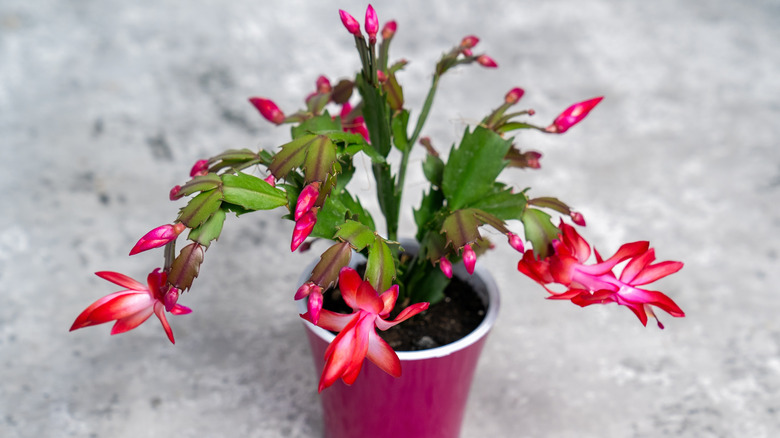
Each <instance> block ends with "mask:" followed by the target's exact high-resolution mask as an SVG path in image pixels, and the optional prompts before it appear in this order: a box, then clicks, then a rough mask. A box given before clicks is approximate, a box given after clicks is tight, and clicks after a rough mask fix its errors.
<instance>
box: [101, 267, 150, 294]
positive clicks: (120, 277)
mask: <svg viewBox="0 0 780 438" xmlns="http://www.w3.org/2000/svg"><path fill="white" fill-rule="evenodd" d="M95 275H97V276H98V277H100V278H102V279H103V280H108V281H110V282H111V283H114V284H116V285H119V286H122V287H124V288H127V289H130V290H146V286H144V285H143V284H141V283H139V282H137V281H135V280H133V279H132V278H130V277H128V276H127V275H124V274H120V273H119V272H111V271H100V272H95Z"/></svg>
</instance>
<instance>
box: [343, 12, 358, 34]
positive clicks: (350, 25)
mask: <svg viewBox="0 0 780 438" xmlns="http://www.w3.org/2000/svg"><path fill="white" fill-rule="evenodd" d="M339 16H340V17H341V23H342V24H343V25H344V27H345V28H347V32H349V33H351V34H352V35H355V36H361V35H362V34H361V33H360V23H358V21H357V20H355V17H353V16H352V15H349V13H348V12H346V11H342V10H341V9H339Z"/></svg>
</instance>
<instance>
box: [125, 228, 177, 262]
mask: <svg viewBox="0 0 780 438" xmlns="http://www.w3.org/2000/svg"><path fill="white" fill-rule="evenodd" d="M185 229H187V226H186V225H184V224H183V223H181V222H177V223H175V224H166V225H161V226H159V227H157V228H155V229H153V230H152V231H149V232H148V233H146V234H144V236H143V237H141V239H140V240H139V241H138V243H136V244H135V246H134V247H133V249H131V250H130V255H135V254H138V253H139V252H143V251H146V250H150V249H152V248H159V247H161V246H163V245H165V244H167V243H168V242H170V241H172V240H175V239H176V238H177V237H179V234H181V233H182V231H184V230H185Z"/></svg>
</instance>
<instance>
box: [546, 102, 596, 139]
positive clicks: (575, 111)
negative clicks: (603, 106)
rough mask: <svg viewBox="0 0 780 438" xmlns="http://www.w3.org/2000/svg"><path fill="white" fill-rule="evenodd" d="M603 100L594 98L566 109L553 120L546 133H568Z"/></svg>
mask: <svg viewBox="0 0 780 438" xmlns="http://www.w3.org/2000/svg"><path fill="white" fill-rule="evenodd" d="M602 99H604V97H594V98H593V99H589V100H586V101H584V102H579V103H575V104H574V105H572V106H570V107H568V108H566V110H564V111H563V112H562V113H561V114H560V115H559V116H558V117H556V118H555V120H553V122H552V125H550V126H548V127H547V128H546V129H545V131H547V132H550V133H553V134H563V133H564V132H566V131H568V130H569V128H571V127H572V126H574V125H576V124H577V123H579V122H580V121H581V120H582V119H584V118H585V116H587V115H588V113H589V112H590V110H592V109H593V108H595V107H596V105H598V104H599V102H601V100H602Z"/></svg>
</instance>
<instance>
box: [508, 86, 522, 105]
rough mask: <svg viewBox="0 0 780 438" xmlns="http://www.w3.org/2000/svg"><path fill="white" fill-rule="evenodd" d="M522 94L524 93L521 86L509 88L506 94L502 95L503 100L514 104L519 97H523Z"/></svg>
mask: <svg viewBox="0 0 780 438" xmlns="http://www.w3.org/2000/svg"><path fill="white" fill-rule="evenodd" d="M523 94H525V90H523V89H522V88H517V87H515V88H512V89H511V90H509V92H508V93H506V96H505V97H504V102H506V103H509V104H515V103H517V101H518V100H520V98H521V97H523Z"/></svg>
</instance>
